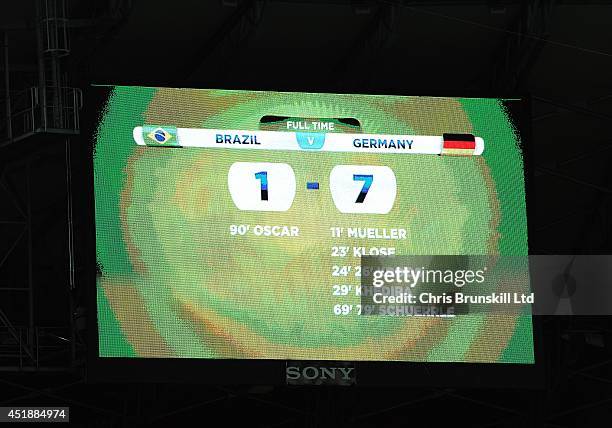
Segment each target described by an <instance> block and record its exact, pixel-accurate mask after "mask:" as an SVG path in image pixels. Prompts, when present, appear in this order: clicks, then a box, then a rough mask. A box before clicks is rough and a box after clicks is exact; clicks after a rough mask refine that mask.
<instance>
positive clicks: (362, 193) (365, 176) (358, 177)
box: [353, 174, 374, 204]
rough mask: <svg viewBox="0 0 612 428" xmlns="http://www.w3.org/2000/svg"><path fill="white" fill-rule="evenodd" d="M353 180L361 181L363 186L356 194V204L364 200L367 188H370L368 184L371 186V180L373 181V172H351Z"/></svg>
mask: <svg viewBox="0 0 612 428" xmlns="http://www.w3.org/2000/svg"><path fill="white" fill-rule="evenodd" d="M353 180H354V181H363V187H362V188H361V191H360V192H359V195H357V200H356V201H355V203H356V204H362V203H363V201H365V198H366V196H367V195H368V190H370V186H372V182H373V181H374V175H373V174H353Z"/></svg>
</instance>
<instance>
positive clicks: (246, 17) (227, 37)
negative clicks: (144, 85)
mask: <svg viewBox="0 0 612 428" xmlns="http://www.w3.org/2000/svg"><path fill="white" fill-rule="evenodd" d="M266 2H267V1H266V0H241V1H239V2H238V7H237V8H236V10H235V11H234V12H233V13H232V14H231V16H230V17H229V18H228V19H227V20H226V21H225V22H223V23H222V24H221V26H220V27H219V28H218V29H217V31H215V32H214V34H213V35H212V36H210V37H209V38H208V39H206V41H204V43H202V44H201V45H200V47H199V48H198V49H197V50H196V52H195V53H194V54H193V55H192V57H193V60H192V61H190V62H188V63H187V64H185V66H184V67H183V69H182V72H181V73H180V75H181V76H180V77H181V78H182V79H183V80H186V81H191V80H193V79H194V77H195V75H196V73H197V71H198V70H199V69H200V67H201V66H202V65H203V64H204V63H205V60H206V59H207V58H208V57H209V56H210V55H211V54H212V53H213V52H214V51H216V50H217V49H223V48H225V47H226V46H227V44H229V45H230V46H232V47H234V48H235V47H238V46H240V45H241V44H243V43H244V42H245V41H246V40H247V39H248V38H249V37H250V36H251V35H252V33H253V32H254V31H255V29H256V28H257V26H258V25H259V23H260V22H261V19H262V17H263V12H264V8H265V5H266Z"/></svg>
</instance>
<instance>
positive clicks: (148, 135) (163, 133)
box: [142, 125, 180, 147]
mask: <svg viewBox="0 0 612 428" xmlns="http://www.w3.org/2000/svg"><path fill="white" fill-rule="evenodd" d="M142 134H143V135H142V137H143V139H144V141H145V143H146V145H147V146H167V147H180V144H179V141H178V138H177V136H176V127H175V126H158V125H145V126H143V127H142Z"/></svg>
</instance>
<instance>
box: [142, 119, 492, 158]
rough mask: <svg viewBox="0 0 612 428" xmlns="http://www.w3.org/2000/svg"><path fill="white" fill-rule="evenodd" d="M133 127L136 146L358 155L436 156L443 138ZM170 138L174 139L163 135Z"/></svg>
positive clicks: (479, 142)
mask: <svg viewBox="0 0 612 428" xmlns="http://www.w3.org/2000/svg"><path fill="white" fill-rule="evenodd" d="M151 128H152V127H151V126H146V127H142V126H137V127H135V128H134V130H133V137H134V141H135V142H136V144H138V145H143V146H144V145H151V146H162V145H164V143H163V142H162V141H160V140H157V141H155V140H153V138H155V135H156V134H157V135H161V139H163V140H167V141H173V143H172V144H168V146H173V147H202V148H225V149H247V150H301V151H323V152H362V153H394V154H399V153H406V154H429V155H439V154H441V153H442V148H443V144H444V138H443V137H442V136H428V135H398V134H348V133H317V132H284V131H245V130H230V129H199V128H170V127H168V128H165V127H157V128H156V129H154V130H153V131H149V130H150V129H151ZM170 134H175V135H173V137H174V139H169V138H167V137H165V136H168V135H170ZM483 151H484V141H483V139H482V138H480V137H476V138H475V148H474V150H473V152H472V153H471V154H473V155H481V154H482V152H483Z"/></svg>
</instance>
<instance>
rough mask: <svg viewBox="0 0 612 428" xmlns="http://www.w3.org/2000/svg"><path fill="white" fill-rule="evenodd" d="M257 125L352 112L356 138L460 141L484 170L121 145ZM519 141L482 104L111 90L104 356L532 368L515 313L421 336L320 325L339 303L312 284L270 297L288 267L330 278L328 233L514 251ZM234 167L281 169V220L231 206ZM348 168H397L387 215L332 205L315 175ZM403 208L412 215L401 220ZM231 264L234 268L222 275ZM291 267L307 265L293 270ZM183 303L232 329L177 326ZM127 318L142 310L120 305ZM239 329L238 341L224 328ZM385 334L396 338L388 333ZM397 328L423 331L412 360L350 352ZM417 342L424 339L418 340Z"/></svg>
mask: <svg viewBox="0 0 612 428" xmlns="http://www.w3.org/2000/svg"><path fill="white" fill-rule="evenodd" d="M265 114H283V115H287V116H294V117H356V118H358V119H359V120H360V122H361V124H362V130H363V132H365V133H387V134H391V133H398V134H400V133H401V134H410V133H412V134H417V135H440V134H441V133H443V132H471V133H473V134H474V135H477V136H479V137H482V138H483V139H484V141H485V142H486V143H485V144H486V149H485V152H484V155H483V156H482V158H483V159H484V163H485V164H486V165H484V166H483V165H482V162H481V164H477V163H476V162H480V160H478V161H477V160H476V159H475V158H453V157H449V158H445V157H438V156H428V155H408V156H406V155H404V156H397V155H360V154H359V155H355V154H352V153H329V152H325V153H323V152H321V153H304V152H264V151H257V152H255V151H252V152H248V151H244V150H224V151H219V150H217V149H195V148H182V149H165V148H162V149H158V148H141V147H137V146H136V145H135V143H134V141H133V139H132V130H133V128H134V127H135V126H141V125H143V124H145V123H161V124H169V125H174V126H178V127H209V128H226V129H257V126H258V121H259V118H260V117H261V116H263V115H265ZM428 132H429V133H428ZM518 142H519V141H518V136H517V134H516V132H515V131H514V129H513V128H512V123H511V121H510V119H509V118H508V115H507V114H506V112H505V110H504V107H503V103H502V102H501V101H499V100H492V99H445V98H424V97H419V98H417V97H382V96H363V95H338V94H291V93H269V92H268V93H264V92H247V91H208V90H170V89H155V88H141V87H115V88H113V90H112V95H111V96H110V98H109V100H108V103H107V106H106V109H105V111H104V112H103V114H102V115H101V118H100V124H99V127H98V134H97V136H96V145H95V157H94V171H95V200H96V247H97V257H98V264H99V265H100V267H101V271H102V275H101V277H100V278H99V286H98V325H99V344H100V355H101V356H108V357H111V356H144V357H156V356H159V357H162V356H176V357H198V358H275V359H276V358H278V359H283V358H311V359H312V358H313V357H316V356H317V355H318V353H320V354H321V355H324V356H326V357H329V355H334V356H336V357H337V359H347V360H359V359H367V360H388V359H393V360H407V361H473V362H491V361H499V362H514V363H532V362H533V333H532V324H531V317H530V316H529V315H527V314H525V315H522V316H520V317H518V319H516V320H513V322H511V323H506V324H504V325H503V327H500V328H498V331H495V330H492V328H491V326H490V325H488V324H486V323H487V320H486V316H485V315H484V314H473V315H466V316H461V317H457V318H456V319H454V320H453V321H449V322H446V321H444V323H445V324H444V325H443V326H442V325H434V326H433V327H431V326H430V327H428V328H429V329H430V330H426V331H425V332H424V333H423V332H420V333H419V329H421V328H423V326H424V325H422V323H423V321H421V320H418V321H417V320H414V321H410V320H406V319H399V318H391V317H359V316H355V317H337V316H332V315H330V314H329V313H330V309H331V306H333V300H334V299H335V298H333V297H332V296H331V290H330V289H327V288H323V287H312V286H310V287H304V288H298V289H297V291H296V290H294V289H292V288H289V287H285V286H281V284H280V281H281V279H282V278H281V277H278V278H277V277H275V276H274V275H275V274H274V273H273V272H279V271H280V272H282V268H284V267H288V266H289V267H288V269H289V270H288V271H287V272H290V273H292V274H293V276H292V278H293V281H294V282H296V283H297V282H300V281H301V282H308V283H309V284H311V285H312V284H321V283H324V284H327V283H329V265H330V260H329V257H327V256H328V255H327V254H323V253H322V251H327V250H328V249H329V247H330V246H331V245H332V244H333V243H335V242H336V241H338V240H337V239H336V240H333V239H331V238H329V237H327V235H329V232H328V230H329V228H328V226H327V225H328V224H329V225H334V226H342V225H353V226H354V225H364V226H368V227H402V226H406V227H407V228H408V229H409V230H410V234H411V239H410V240H409V242H407V243H396V242H394V243H391V244H389V245H394V246H396V247H397V250H398V253H399V254H489V253H496V254H500V255H526V254H527V236H526V230H527V228H526V213H525V193H524V182H523V163H522V158H521V152H520V149H519V146H518ZM236 161H243V162H247V161H252V162H256V161H260V162H261V161H265V162H284V163H288V164H289V165H291V166H292V167H293V169H294V170H295V173H296V178H297V180H298V194H297V195H296V200H295V202H294V205H293V206H292V208H291V209H290V210H289V212H288V213H273V214H270V213H254V212H241V211H238V210H237V209H236V208H235V207H234V205H233V203H232V202H231V199H230V198H229V194H228V192H227V189H226V185H227V175H226V174H227V170H228V168H229V166H230V165H231V164H232V163H233V162H236ZM355 163H360V164H366V165H368V164H374V165H378V164H380V165H387V166H389V167H391V168H392V169H393V170H394V172H395V174H396V177H397V180H398V197H397V200H396V206H395V207H394V209H393V210H392V212H391V213H389V214H388V215H385V216H368V218H367V219H364V217H363V216H361V217H360V216H359V215H346V214H344V215H343V214H340V213H338V212H337V211H336V210H335V208H334V207H333V204H332V203H331V197H330V195H329V192H328V186H327V178H326V177H327V176H328V174H329V170H330V169H331V168H332V167H333V166H334V165H338V164H355ZM194 165H196V166H198V165H199V167H197V168H195V169H194ZM483 168H484V169H485V170H486V172H483ZM192 170H193V171H195V172H190V171H192ZM185 174H187V175H185ZM487 174H488V175H487ZM185 176H187V177H188V178H190V179H191V181H192V182H193V181H195V182H198V183H200V187H197V186H196V187H194V186H193V185H192V184H193V183H191V182H189V181H188V182H185V183H187V184H185V185H183V184H181V183H183V182H184V181H181V180H182V179H184V177H185ZM310 178H317V179H319V181H320V183H321V190H320V191H319V193H318V196H317V198H316V199H314V200H313V199H312V198H311V199H307V198H310V196H307V195H306V194H305V192H304V191H303V190H302V188H301V187H300V183H303V181H304V180H305V179H310ZM126 189H129V192H127V190H126ZM194 189H195V190H194ZM198 189H206V193H205V194H202V193H199V190H198ZM326 191H327V193H325V192H326ZM126 192H127V193H129V196H128V197H126V196H125V195H126V194H127V193H126ZM194 192H195V193H194ZM179 194H185V195H186V196H189V197H190V198H188V199H187V201H189V202H188V203H187V205H185V204H184V202H183V206H181V204H180V203H177V202H176V195H179ZM122 195H123V196H122ZM122 197H123V200H122ZM198 198H199V199H198ZM202 207H206V209H205V210H204V209H203V208H202ZM411 210H412V211H411ZM410 212H416V214H414V216H413V218H412V220H410V221H409V222H408V223H406V224H405V223H404V222H405V221H406V220H405V218H406V215H407V213H410ZM304 213H308V215H306V214H304ZM195 214H198V215H195ZM315 214H316V215H315ZM228 224H299V225H300V227H301V229H302V230H304V231H305V233H308V232H309V231H310V235H307V236H309V237H310V239H300V240H299V241H295V242H291V243H289V242H287V241H271V240H270V239H267V240H266V239H265V238H251V239H243V240H236V239H235V238H234V239H233V240H230V238H229V237H228V236H227V233H226V230H227V225H228ZM491 225H493V226H491ZM319 230H320V231H322V233H319V232H317V231H319ZM492 240H493V242H494V244H491V241H492ZM368 244H369V245H372V244H373V243H368ZM385 244H386V243H380V242H377V243H375V245H385ZM130 248H131V250H130ZM228 248H230V249H231V251H228ZM234 258H235V259H239V260H241V262H240V263H238V264H236V263H234V264H232V262H231V261H232V260H234ZM296 258H297V259H298V260H300V263H301V266H308V269H302V268H300V269H296V268H295V267H291V266H293V264H295V260H296ZM228 260H229V262H228ZM202 261H205V263H202ZM302 270H306V272H304V273H303V274H302V273H301V271H302ZM270 272H272V273H270ZM300 275H301V276H300ZM296 276H299V277H298V278H296ZM104 283H109V284H113V285H112V287H111V288H112V289H114V290H115V291H113V293H115V295H116V294H117V291H116V290H120V292H121V290H125V291H126V292H127V290H126V289H122V288H120V287H126V288H129V289H130V291H129V293H127V294H121V296H128V298H127V299H126V298H125V297H124V298H120V299H117V298H115V300H116V301H122V303H120V304H121V305H123V306H124V309H123V310H122V312H121V314H123V315H122V316H118V315H117V309H116V307H114V306H113V304H111V300H112V299H111V294H109V290H110V289H111V288H108V287H105V286H104ZM270 283H272V284H273V285H274V286H272V287H270ZM290 285H291V284H289V286H290ZM292 290H293V291H292ZM129 296H138V299H136V298H134V299H132V297H129ZM246 297H248V298H246ZM357 300H358V299H357ZM338 303H340V302H338ZM350 303H358V301H355V302H350ZM116 304H119V303H116ZM180 305H188V306H189V307H191V308H192V309H193V310H194V311H195V312H194V313H195V314H196V316H197V315H198V314H200V313H206V314H208V313H214V314H215V316H218V317H219V319H223V320H228V321H227V322H226V321H223V322H222V323H218V324H216V325H214V326H207V331H205V332H203V331H202V327H201V326H200V325H198V319H202V318H197V317H196V318H193V317H189V316H185V314H184V312H183V313H182V312H181V310H180V308H179V309H177V306H180ZM137 307H138V308H140V309H141V311H140V312H138V311H135V310H132V309H135V308H137ZM126 313H127V314H128V317H127V318H126V315H125V314H126ZM129 314H132V315H129ZM138 314H144V316H140V315H138ZM145 318H146V319H145ZM207 319H209V320H210V318H207ZM236 323H237V324H236ZM410 323H412V324H410ZM417 324H418V328H417ZM236 325H239V326H244V327H245V328H248V329H249V330H248V331H246V332H242V333H240V332H238V331H232V326H236ZM143 326H144V327H146V328H143ZM411 326H412V327H411ZM148 329H150V330H151V331H153V332H155V333H154V335H155V336H156V338H155V339H152V338H151V334H150V333H147V334H143V335H140V336H138V335H135V334H134V333H133V332H134V331H135V330H138V331H142V330H148ZM500 329H501V330H503V331H500ZM213 330H214V331H215V332H216V333H215V334H211V331H213ZM130 331H131V332H132V333H129V332H130ZM220 331H221V332H220ZM390 332H393V333H394V334H395V336H393V337H391V336H389V335H390ZM402 332H406V337H417V336H419V334H420V336H419V337H418V340H416V339H415V340H416V342H414V343H413V344H412V345H411V346H412V347H413V348H414V349H417V348H418V349H419V351H418V352H417V351H414V352H413V351H411V350H403V349H402V347H401V346H400V347H399V348H398V349H397V350H396V352H395V353H393V354H385V353H383V352H377V351H376V349H377V348H376V347H375V346H373V347H372V348H373V350H372V351H368V352H366V353H365V354H363V352H362V353H359V352H358V351H356V349H358V348H360V347H361V348H363V346H364V345H363V344H364V343H365V342H367V341H370V340H373V339H372V338H376V340H378V339H379V338H382V339H380V340H382V343H383V344H384V343H385V339H384V338H385V337H387V336H389V339H388V340H389V343H392V342H396V341H397V337H399V336H398V335H400V336H401V334H402ZM501 333H503V334H501ZM232 335H233V336H232ZM428 335H429V338H430V339H431V338H433V337H436V340H433V339H431V340H428V339H427V338H428ZM497 335H501V336H504V335H505V336H507V337H508V340H507V342H506V343H503V344H502V345H499V346H502V348H503V349H501V352H499V351H500V350H499V349H493V350H488V347H489V344H490V343H495V337H496V336H497ZM153 342H155V344H154V343H153ZM160 342H161V345H160ZM229 344H232V346H230V345H229ZM405 346H406V347H407V348H408V347H409V346H408V345H405ZM161 348H163V350H159V349H161ZM288 348H291V351H288V350H287V349H288ZM323 348H325V351H324V350H323ZM336 349H337V351H336ZM381 349H382V348H381ZM138 350H140V351H138ZM143 350H145V352H143ZM255 350H257V351H258V352H254V351H255Z"/></svg>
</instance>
